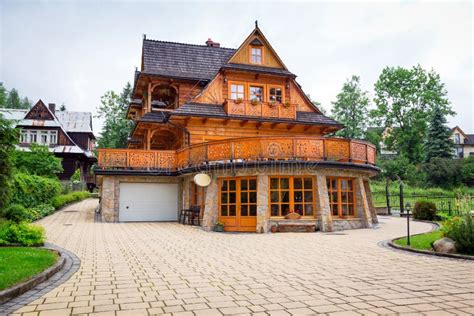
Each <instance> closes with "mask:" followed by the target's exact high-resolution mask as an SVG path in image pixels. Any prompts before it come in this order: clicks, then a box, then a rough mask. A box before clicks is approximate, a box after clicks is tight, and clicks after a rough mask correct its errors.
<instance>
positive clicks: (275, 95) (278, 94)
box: [269, 88, 283, 103]
mask: <svg viewBox="0 0 474 316" xmlns="http://www.w3.org/2000/svg"><path fill="white" fill-rule="evenodd" d="M282 100H283V94H282V89H281V88H270V91H269V101H270V102H278V103H281V101H282Z"/></svg>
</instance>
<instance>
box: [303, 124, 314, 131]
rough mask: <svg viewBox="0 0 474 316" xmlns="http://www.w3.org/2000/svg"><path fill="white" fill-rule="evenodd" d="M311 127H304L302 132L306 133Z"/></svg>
mask: <svg viewBox="0 0 474 316" xmlns="http://www.w3.org/2000/svg"><path fill="white" fill-rule="evenodd" d="M311 127H312V126H311V125H306V126H305V127H304V131H305V132H306V131H308V130H309V129H310V128H311Z"/></svg>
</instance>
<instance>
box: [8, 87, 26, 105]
mask: <svg viewBox="0 0 474 316" xmlns="http://www.w3.org/2000/svg"><path fill="white" fill-rule="evenodd" d="M6 108H8V109H21V108H22V104H21V100H20V96H19V94H18V90H16V89H15V88H13V89H11V90H10V92H9V93H8V97H7V102H6Z"/></svg>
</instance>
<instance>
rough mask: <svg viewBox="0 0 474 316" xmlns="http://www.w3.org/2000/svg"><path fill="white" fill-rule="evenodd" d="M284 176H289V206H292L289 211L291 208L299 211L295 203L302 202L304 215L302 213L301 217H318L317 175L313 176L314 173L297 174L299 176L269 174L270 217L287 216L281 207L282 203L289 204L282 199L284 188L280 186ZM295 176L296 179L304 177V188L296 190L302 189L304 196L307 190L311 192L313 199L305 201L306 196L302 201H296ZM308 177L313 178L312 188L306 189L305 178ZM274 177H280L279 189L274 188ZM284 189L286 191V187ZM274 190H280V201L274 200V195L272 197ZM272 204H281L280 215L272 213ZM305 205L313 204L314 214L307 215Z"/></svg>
mask: <svg viewBox="0 0 474 316" xmlns="http://www.w3.org/2000/svg"><path fill="white" fill-rule="evenodd" d="M282 178H287V179H288V193H289V197H288V204H289V208H290V212H289V213H291V210H293V211H294V212H295V213H297V212H296V210H295V204H302V205H303V215H301V218H307V219H309V218H316V217H317V210H316V198H317V196H316V177H315V176H313V175H297V176H289V175H275V176H268V212H269V215H270V218H285V216H286V215H282V214H283V212H282V209H281V205H282V204H287V203H282V201H281V192H282V189H281V187H280V181H281V180H280V179H282ZM295 178H296V179H299V178H301V179H302V189H296V191H302V192H303V196H304V193H305V192H311V193H312V201H310V202H304V197H303V201H302V202H295V186H294V183H295V180H294V179H295ZM307 178H310V179H311V182H312V188H311V189H307V190H305V189H304V179H307ZM272 179H279V185H278V189H272V186H271V181H272ZM283 191H286V189H285V190H283ZM272 192H278V195H279V201H278V203H275V202H272V197H271V194H272ZM272 204H278V206H279V207H278V215H272ZM305 205H311V206H312V207H313V214H312V215H306V210H305ZM289 213H288V214H289Z"/></svg>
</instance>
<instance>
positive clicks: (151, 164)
mask: <svg viewBox="0 0 474 316" xmlns="http://www.w3.org/2000/svg"><path fill="white" fill-rule="evenodd" d="M375 154H376V152H375V147H374V146H373V145H371V144H368V143H365V142H361V141H353V140H348V139H338V138H332V139H331V138H320V137H250V138H240V139H228V140H226V141H215V142H207V143H202V144H199V145H194V146H192V147H188V148H184V149H180V150H137V149H99V157H98V160H99V166H100V167H102V168H136V169H147V168H148V169H168V170H177V169H182V168H186V167H189V166H199V165H201V164H202V163H204V162H206V161H209V162H217V161H229V160H231V159H233V160H234V161H235V160H245V161H258V160H260V159H262V158H263V159H266V158H268V159H299V160H306V161H322V160H324V158H325V155H327V158H328V160H337V161H342V162H348V161H349V160H350V159H352V162H353V163H358V164H365V163H366V162H367V163H369V164H371V165H375Z"/></svg>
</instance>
